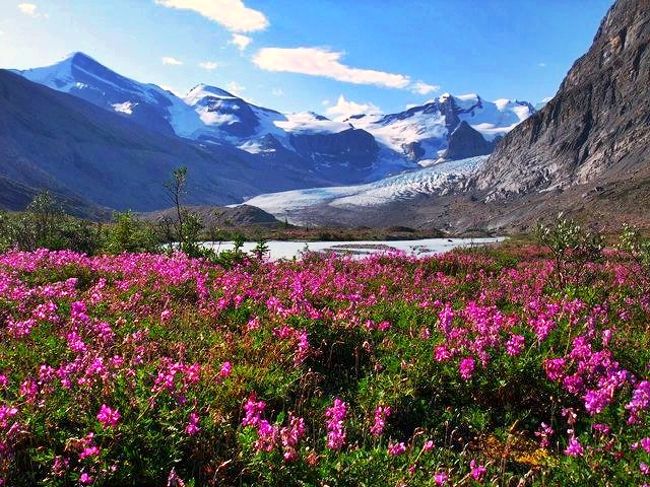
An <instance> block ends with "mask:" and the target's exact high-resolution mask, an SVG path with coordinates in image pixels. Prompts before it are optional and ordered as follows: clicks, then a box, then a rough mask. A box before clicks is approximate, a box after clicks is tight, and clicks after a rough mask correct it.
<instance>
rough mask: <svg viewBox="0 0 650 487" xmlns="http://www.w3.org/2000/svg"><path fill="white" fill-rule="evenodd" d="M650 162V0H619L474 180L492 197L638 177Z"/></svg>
mask: <svg viewBox="0 0 650 487" xmlns="http://www.w3.org/2000/svg"><path fill="white" fill-rule="evenodd" d="M649 162H650V0H619V1H617V2H616V3H615V4H614V6H612V8H611V9H610V10H609V12H608V13H607V15H606V16H605V18H604V19H603V21H602V23H601V25H600V28H599V29H598V32H597V34H596V37H595V38H594V41H593V44H592V46H591V48H590V49H589V51H588V52H587V53H586V54H585V55H584V56H582V57H581V58H579V59H578V60H577V61H576V62H575V63H574V65H573V67H572V68H571V69H570V71H569V72H568V74H567V76H566V78H565V79H564V81H563V82H562V84H561V86H560V89H559V91H558V93H557V95H556V96H555V97H554V98H553V99H552V100H551V101H549V102H548V103H547V104H546V105H545V106H544V108H543V109H542V110H541V111H539V112H537V113H536V114H534V115H533V116H531V117H530V118H528V119H527V120H526V121H524V122H523V123H521V124H520V125H519V126H517V127H516V128H515V129H514V130H512V131H511V132H510V133H509V134H508V135H507V136H506V137H505V138H504V140H503V141H502V142H501V143H500V144H499V145H498V146H497V148H496V150H495V152H494V153H493V154H492V156H490V158H489V160H488V161H487V163H486V164H485V166H484V167H483V169H482V170H481V171H480V172H479V174H478V175H477V177H476V179H475V181H474V183H475V186H476V187H477V188H478V189H479V190H484V191H487V192H489V193H490V194H491V198H494V197H499V196H509V195H510V196H511V195H513V194H525V193H531V192H537V191H540V190H545V189H550V188H558V189H562V188H566V187H569V186H572V185H574V184H580V183H586V182H588V181H592V180H594V179H597V178H604V179H608V180H611V179H624V178H625V179H627V178H632V177H634V175H635V174H638V173H639V171H641V170H642V169H643V167H644V166H645V165H647V164H648V163H649Z"/></svg>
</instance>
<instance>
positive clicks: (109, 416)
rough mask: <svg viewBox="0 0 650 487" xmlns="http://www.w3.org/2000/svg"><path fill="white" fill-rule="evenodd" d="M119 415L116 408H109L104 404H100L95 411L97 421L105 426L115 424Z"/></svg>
mask: <svg viewBox="0 0 650 487" xmlns="http://www.w3.org/2000/svg"><path fill="white" fill-rule="evenodd" d="M121 417H122V416H121V415H120V413H119V411H118V410H117V409H111V408H110V407H108V406H107V405H106V404H102V405H101V407H100V408H99V413H97V421H99V422H100V423H101V424H102V426H104V427H105V428H108V427H114V426H117V423H118V422H119V421H120V418H121Z"/></svg>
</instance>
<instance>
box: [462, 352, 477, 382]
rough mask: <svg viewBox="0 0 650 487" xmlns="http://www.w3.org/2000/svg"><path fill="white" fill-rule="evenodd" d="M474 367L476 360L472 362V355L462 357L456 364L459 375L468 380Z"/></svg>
mask: <svg viewBox="0 0 650 487" xmlns="http://www.w3.org/2000/svg"><path fill="white" fill-rule="evenodd" d="M475 368H476V362H474V359H473V358H472V357H467V358H464V359H462V360H461V361H460V364H459V365H458V370H459V372H460V376H461V377H462V378H463V379H464V380H469V379H471V378H472V375H473V374H474V369H475Z"/></svg>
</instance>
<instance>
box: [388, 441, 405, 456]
mask: <svg viewBox="0 0 650 487" xmlns="http://www.w3.org/2000/svg"><path fill="white" fill-rule="evenodd" d="M405 451H406V445H405V444H404V443H403V442H399V443H390V444H389V445H388V454H389V455H390V456H391V457H397V456H400V455H401V454H403V453H404V452H405Z"/></svg>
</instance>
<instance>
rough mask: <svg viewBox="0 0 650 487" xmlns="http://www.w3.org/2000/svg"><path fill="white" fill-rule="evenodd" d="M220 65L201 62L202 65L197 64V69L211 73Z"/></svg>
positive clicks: (213, 62) (211, 62) (212, 62)
mask: <svg viewBox="0 0 650 487" xmlns="http://www.w3.org/2000/svg"><path fill="white" fill-rule="evenodd" d="M219 66H221V64H219V63H217V62H215V61H203V62H202V63H199V67H200V68H203V69H207V70H208V71H212V70H215V69H217V68H218V67H219Z"/></svg>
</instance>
